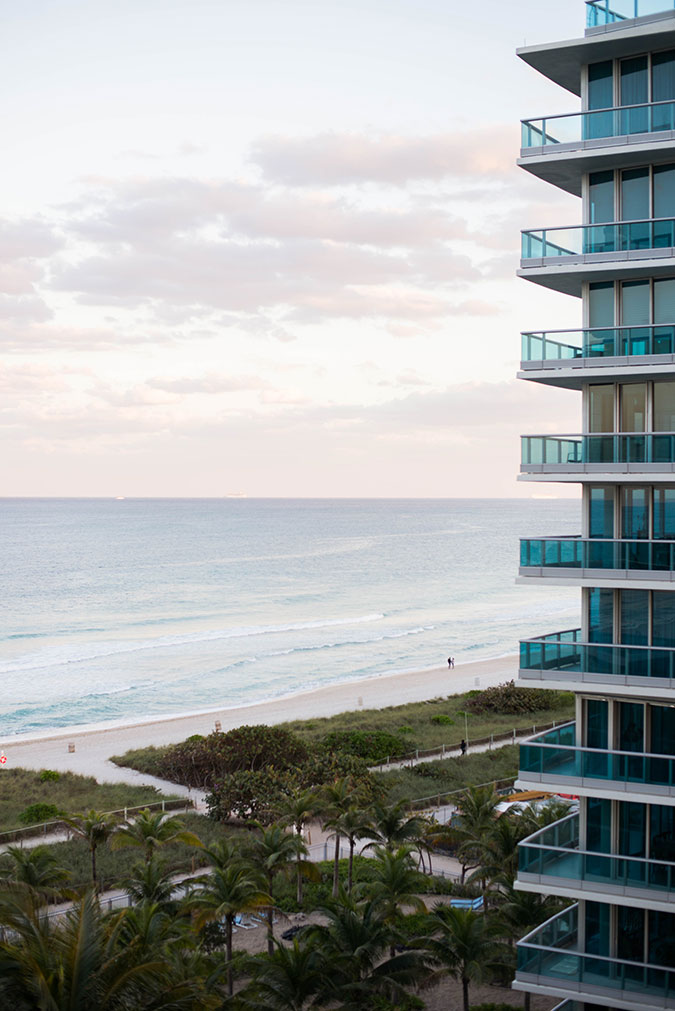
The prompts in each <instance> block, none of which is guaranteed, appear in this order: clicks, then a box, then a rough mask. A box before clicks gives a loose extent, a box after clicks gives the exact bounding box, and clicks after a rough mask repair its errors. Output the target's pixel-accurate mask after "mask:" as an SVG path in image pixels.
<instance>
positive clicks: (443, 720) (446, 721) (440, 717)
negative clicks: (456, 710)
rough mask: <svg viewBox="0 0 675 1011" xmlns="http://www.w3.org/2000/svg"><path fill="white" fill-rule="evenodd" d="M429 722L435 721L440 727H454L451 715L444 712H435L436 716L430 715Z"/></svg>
mask: <svg viewBox="0 0 675 1011" xmlns="http://www.w3.org/2000/svg"><path fill="white" fill-rule="evenodd" d="M431 722H432V723H437V724H438V725H439V726H441V727H454V725H455V721H454V720H453V718H452V716H447V715H446V714H445V713H437V715H436V716H432V717H431Z"/></svg>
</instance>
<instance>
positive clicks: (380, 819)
mask: <svg viewBox="0 0 675 1011" xmlns="http://www.w3.org/2000/svg"><path fill="white" fill-rule="evenodd" d="M371 823H372V824H371V834H372V837H373V840H374V842H372V843H370V845H371V846H376V845H380V846H384V848H385V849H388V850H395V849H397V848H398V847H399V846H405V845H406V844H408V843H413V844H416V843H417V841H418V839H420V837H421V836H422V835H423V834H424V830H425V827H426V821H425V819H424V818H421V817H420V816H419V815H417V814H414V815H408V812H407V808H406V802H405V801H403V800H399V802H398V803H397V804H392V805H387V804H381V803H376V804H373V807H372V811H371Z"/></svg>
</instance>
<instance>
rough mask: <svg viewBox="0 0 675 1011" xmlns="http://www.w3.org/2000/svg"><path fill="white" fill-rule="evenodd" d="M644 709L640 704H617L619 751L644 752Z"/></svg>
mask: <svg viewBox="0 0 675 1011" xmlns="http://www.w3.org/2000/svg"><path fill="white" fill-rule="evenodd" d="M644 743H645V707H644V705H643V704H642V702H619V740H618V747H619V751H644V750H645V748H644Z"/></svg>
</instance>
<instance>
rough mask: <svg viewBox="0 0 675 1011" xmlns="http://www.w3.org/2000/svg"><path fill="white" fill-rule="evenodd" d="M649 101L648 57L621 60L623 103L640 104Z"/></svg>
mask: <svg viewBox="0 0 675 1011" xmlns="http://www.w3.org/2000/svg"><path fill="white" fill-rule="evenodd" d="M648 101H649V78H648V74H647V57H646V56H636V57H633V59H630V60H622V61H621V104H622V105H639V104H640V103H641V102H648Z"/></svg>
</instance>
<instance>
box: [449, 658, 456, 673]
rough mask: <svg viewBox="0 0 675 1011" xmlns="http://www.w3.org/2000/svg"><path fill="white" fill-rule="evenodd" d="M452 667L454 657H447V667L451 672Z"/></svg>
mask: <svg viewBox="0 0 675 1011" xmlns="http://www.w3.org/2000/svg"><path fill="white" fill-rule="evenodd" d="M454 666H455V658H454V656H449V657H448V667H449V668H450V669H451V670H452V668H453V667H454Z"/></svg>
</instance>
